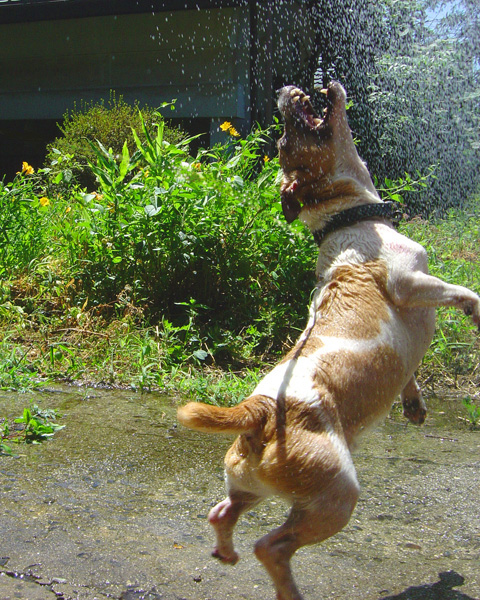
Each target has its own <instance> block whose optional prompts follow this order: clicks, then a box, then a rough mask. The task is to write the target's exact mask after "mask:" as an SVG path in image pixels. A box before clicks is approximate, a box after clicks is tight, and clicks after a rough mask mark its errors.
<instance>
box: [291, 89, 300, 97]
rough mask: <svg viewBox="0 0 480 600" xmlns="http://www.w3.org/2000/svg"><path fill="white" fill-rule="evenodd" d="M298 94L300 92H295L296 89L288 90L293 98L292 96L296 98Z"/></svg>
mask: <svg viewBox="0 0 480 600" xmlns="http://www.w3.org/2000/svg"><path fill="white" fill-rule="evenodd" d="M299 93H300V90H297V88H293V90H290V96H291V97H292V98H293V97H294V96H297V95H298V94H299Z"/></svg>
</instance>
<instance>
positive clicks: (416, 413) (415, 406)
mask: <svg viewBox="0 0 480 600" xmlns="http://www.w3.org/2000/svg"><path fill="white" fill-rule="evenodd" d="M402 404H403V416H404V417H405V418H406V419H408V420H409V421H410V423H413V424H414V425H422V424H423V423H424V422H425V418H426V416H427V408H426V406H425V404H424V402H423V400H422V399H421V398H418V397H415V398H404V399H403V401H402Z"/></svg>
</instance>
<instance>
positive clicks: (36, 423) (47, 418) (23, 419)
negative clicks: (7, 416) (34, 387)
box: [0, 404, 65, 454]
mask: <svg viewBox="0 0 480 600" xmlns="http://www.w3.org/2000/svg"><path fill="white" fill-rule="evenodd" d="M57 416H58V413H57V411H56V410H54V409H42V408H40V407H39V406H38V405H37V404H32V405H31V406H30V407H25V408H24V409H23V412H22V415H21V416H20V417H17V418H16V419H14V420H13V423H9V422H8V421H7V420H5V421H4V422H3V424H2V429H1V430H0V443H1V446H0V452H2V453H4V454H13V450H12V448H11V446H9V445H8V444H7V443H6V441H5V440H7V441H8V443H9V444H11V443H15V444H19V443H26V444H39V443H41V442H43V441H45V440H48V439H50V438H51V437H52V436H53V435H54V434H55V433H56V432H57V431H59V430H61V429H63V428H64V427H65V425H58V424H57V423H56V422H55V421H56V419H57Z"/></svg>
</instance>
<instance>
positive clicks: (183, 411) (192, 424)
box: [177, 396, 272, 434]
mask: <svg viewBox="0 0 480 600" xmlns="http://www.w3.org/2000/svg"><path fill="white" fill-rule="evenodd" d="M271 403H272V400H270V399H269V398H266V397H265V396H251V397H250V398H247V399H246V400H244V401H243V402H240V404H238V405H237V406H233V407H232V408H222V407H219V406H210V405H209V404H203V403H201V402H189V403H188V404H186V405H185V406H181V407H180V408H179V409H178V411H177V417H178V420H179V421H180V423H181V424H182V425H184V426H185V427H188V428H189V429H196V430H197V431H204V432H206V433H234V434H240V433H248V432H249V431H253V430H255V429H258V428H259V427H261V426H262V425H263V424H264V423H265V421H266V419H267V415H268V413H269V412H270V411H271Z"/></svg>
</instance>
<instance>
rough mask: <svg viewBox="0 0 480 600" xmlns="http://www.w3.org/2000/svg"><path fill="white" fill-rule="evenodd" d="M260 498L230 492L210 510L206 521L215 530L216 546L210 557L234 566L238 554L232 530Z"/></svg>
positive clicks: (246, 493) (244, 493)
mask: <svg viewBox="0 0 480 600" xmlns="http://www.w3.org/2000/svg"><path fill="white" fill-rule="evenodd" d="M260 500H261V498H259V497H258V496H256V495H254V494H250V493H248V492H241V491H230V492H229V495H228V496H227V497H226V498H225V500H222V502H219V503H218V504H217V505H216V506H214V507H213V508H212V510H211V511H210V513H209V515H208V521H209V523H210V525H212V527H213V529H214V530H215V535H216V546H215V549H214V551H213V552H212V556H214V557H215V558H218V559H219V560H221V561H222V562H225V563H230V564H232V565H234V564H235V563H236V562H237V561H238V554H237V552H235V548H234V547H233V538H232V536H233V530H234V528H235V525H236V524H237V521H238V519H239V517H240V515H241V514H242V513H243V512H245V511H246V510H248V509H249V508H251V507H252V506H254V505H255V504H257V503H258V502H259V501H260Z"/></svg>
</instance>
